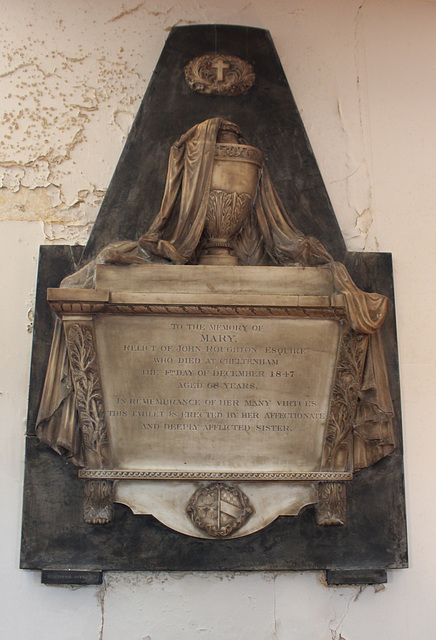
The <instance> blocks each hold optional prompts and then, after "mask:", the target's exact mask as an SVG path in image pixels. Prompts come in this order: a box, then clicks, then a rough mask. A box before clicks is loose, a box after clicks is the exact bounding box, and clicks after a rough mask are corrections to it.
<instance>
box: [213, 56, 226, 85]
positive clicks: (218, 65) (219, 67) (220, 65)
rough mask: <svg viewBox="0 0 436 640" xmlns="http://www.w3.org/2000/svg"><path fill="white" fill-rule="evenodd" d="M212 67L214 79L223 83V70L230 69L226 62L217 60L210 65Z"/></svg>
mask: <svg viewBox="0 0 436 640" xmlns="http://www.w3.org/2000/svg"><path fill="white" fill-rule="evenodd" d="M212 67H214V69H216V79H217V82H223V80H224V73H223V72H224V69H228V68H229V67H230V65H229V63H228V62H224V60H222V59H221V58H219V59H218V60H217V61H216V62H214V63H213V64H212Z"/></svg>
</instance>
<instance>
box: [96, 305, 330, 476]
mask: <svg viewBox="0 0 436 640" xmlns="http://www.w3.org/2000/svg"><path fill="white" fill-rule="evenodd" d="M95 331H96V341H97V351H98V354H99V364H100V372H101V380H102V386H103V395H104V399H105V408H106V417H107V424H108V428H109V438H110V443H111V451H112V456H113V464H114V467H115V468H119V469H137V470H143V471H150V472H153V471H172V472H179V473H181V474H182V473H183V477H187V474H189V473H190V472H192V473H194V474H195V475H194V476H193V477H197V478H198V477H201V473H202V472H203V471H204V472H210V471H225V472H246V473H250V472H252V473H255V472H263V473H279V472H286V471H290V470H291V469H292V471H297V472H298V471H317V470H319V468H320V464H321V454H322V445H323V440H324V435H325V428H326V421H327V417H328V413H329V402H330V395H331V386H332V378H333V374H334V371H335V366H336V359H337V350H338V342H339V336H340V322H339V321H337V320H329V319H298V318H267V319H261V318H244V317H232V318H230V319H225V318H223V317H222V316H215V317H214V316H210V317H207V318H202V317H200V318H198V317H195V316H194V317H182V318H174V317H172V316H168V315H166V316H164V315H162V316H136V317H130V316H121V317H120V316H103V315H102V316H99V317H98V318H97V319H96V321H95Z"/></svg>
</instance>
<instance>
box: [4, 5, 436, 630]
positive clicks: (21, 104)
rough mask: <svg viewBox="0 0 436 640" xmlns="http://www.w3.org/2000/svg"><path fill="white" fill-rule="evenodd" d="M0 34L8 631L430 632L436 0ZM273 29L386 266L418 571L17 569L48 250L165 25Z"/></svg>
mask: <svg viewBox="0 0 436 640" xmlns="http://www.w3.org/2000/svg"><path fill="white" fill-rule="evenodd" d="M0 10H1V20H0V22H1V26H0V32H1V38H0V96H1V104H2V106H3V109H4V113H0V131H1V135H0V140H1V142H0V180H1V183H0V184H1V188H0V243H1V250H0V259H1V263H2V265H1V282H0V287H1V300H2V313H1V314H0V323H1V324H0V341H1V358H0V407H1V435H2V445H1V447H0V473H1V478H2V479H1V485H0V486H1V488H2V498H3V500H2V509H1V522H2V525H1V529H0V531H1V533H0V535H1V546H0V558H1V559H0V563H1V564H0V567H1V574H0V575H1V582H0V590H1V597H0V603H1V605H0V606H1V608H2V613H1V616H0V637H1V638H4V639H5V640H24V639H26V640H28V639H33V638H44V640H54V639H56V640H70V639H74V640H75V639H78V638H80V639H83V640H121V639H123V640H124V639H125V638H128V639H129V640H175V639H177V640H188V639H189V640H192V639H193V638H204V639H213V640H221V639H224V638H225V639H229V638H232V639H233V638H235V639H236V638H238V639H239V638H242V639H247V640H248V639H249V640H266V639H271V640H291V639H292V640H293V639H297V638H298V640H368V639H369V638H371V640H381V639H383V640H390V639H395V640H406V639H407V640H410V639H412V638H413V639H414V640H415V639H417V638H419V640H431V639H432V638H434V637H436V631H435V629H436V604H435V600H436V597H435V592H436V552H435V545H434V538H435V527H436V517H435V509H434V500H435V480H434V471H433V469H434V460H435V454H436V430H435V429H434V424H433V423H434V420H433V414H434V404H432V403H433V402H434V397H435V391H434V389H435V384H434V382H435V381H436V340H435V339H434V317H435V306H436V295H435V293H434V279H435V276H436V268H435V265H434V255H435V245H436V212H435V208H436V207H435V201H436V179H435V171H436V117H435V114H436V37H435V33H436V2H435V0H397V1H396V2H395V1H394V0H366V1H365V0H329V1H328V2H326V1H325V0H305V1H304V0H270V1H269V2H264V1H263V0H252V1H250V0H215V2H214V3H209V2H206V0H179V1H178V2H170V1H169V0H162V1H159V0H145V1H142V2H140V1H139V0H125V1H124V2H121V0H94V1H93V2H91V1H87V0H56V1H55V0H44V1H43V0H40V1H32V0H14V1H12V0H3V1H2V2H1V3H0ZM213 22H215V23H229V24H244V25H249V26H255V27H262V28H267V29H269V30H270V31H271V34H272V37H273V39H274V42H275V45H276V47H277V49H278V53H279V55H280V57H281V60H282V64H283V66H284V69H285V72H286V74H287V77H288V80H289V83H290V85H291V88H292V90H293V93H294V96H295V99H296V102H297V104H298V106H299V108H300V110H301V114H302V117H303V120H304V123H305V126H306V129H307V132H308V135H309V138H310V140H311V143H312V146H313V148H314V151H315V155H316V158H317V160H318V163H319V165H320V169H321V172H322V175H323V177H324V180H325V183H326V186H327V189H328V191H329V194H330V197H331V199H332V202H333V206H334V209H335V211H336V215H337V217H338V220H339V223H340V225H341V228H342V230H343V233H344V236H345V239H346V242H347V245H348V248H349V249H350V250H381V251H390V252H392V253H393V258H394V275H395V285H396V304H397V317H398V332H399V348H400V375H401V382H402V397H403V429H404V436H405V452H406V456H405V465H406V488H407V513H408V529H409V545H410V564H411V566H410V569H408V570H402V571H390V572H388V579H389V582H388V584H387V585H386V586H385V587H381V588H374V587H366V588H363V589H359V588H357V587H348V588H328V587H326V586H325V585H324V584H323V580H322V576H321V574H311V573H308V574H271V573H256V574H230V573H226V574H219V573H201V574H198V573H188V574H163V573H159V574H153V573H138V574H115V573H113V574H108V575H106V579H105V584H104V586H103V587H101V588H100V587H81V588H77V589H73V588H67V587H47V586H43V585H41V584H40V582H39V580H40V576H39V574H38V573H35V574H34V573H32V572H24V571H19V570H18V568H17V567H18V562H19V540H20V524H21V500H22V478H23V460H24V430H25V416H26V406H27V388H28V376H29V363H30V349H31V333H30V332H29V331H30V326H31V320H32V305H33V298H34V293H35V279H36V269H37V253H38V247H39V245H40V244H43V243H60V244H64V243H72V244H74V243H76V242H80V243H83V242H85V241H86V238H87V236H88V233H89V230H90V226H91V224H92V221H93V220H94V219H95V216H96V214H97V211H98V207H99V204H100V202H101V200H102V197H103V195H104V193H105V190H106V188H107V186H108V183H109V180H110V177H111V175H112V172H113V170H114V168H115V165H116V162H117V159H118V157H119V154H120V152H121V150H122V146H123V143H124V141H125V138H126V135H127V133H128V131H129V128H130V125H131V123H132V120H133V118H134V116H135V113H136V110H137V108H138V106H139V103H140V100H141V97H142V95H143V94H144V92H145V89H146V87H147V83H148V81H149V79H150V75H151V73H152V71H153V69H154V67H155V64H156V61H157V58H158V56H159V54H160V51H161V49H162V47H163V44H164V41H165V38H166V36H167V34H168V31H169V29H170V28H171V26H174V25H183V24H191V23H213Z"/></svg>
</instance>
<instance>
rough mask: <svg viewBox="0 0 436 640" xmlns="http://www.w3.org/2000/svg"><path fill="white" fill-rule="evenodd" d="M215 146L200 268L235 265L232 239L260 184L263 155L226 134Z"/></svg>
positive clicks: (236, 261)
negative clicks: (202, 266)
mask: <svg viewBox="0 0 436 640" xmlns="http://www.w3.org/2000/svg"><path fill="white" fill-rule="evenodd" d="M223 139H226V140H230V141H225V142H221V141H219V142H217V143H216V145H215V158H214V163H213V169H212V179H211V186H210V192H209V203H208V208H207V212H206V221H205V225H204V231H203V237H204V238H205V239H206V241H205V243H204V245H203V247H202V252H201V255H200V256H199V260H198V262H199V264H209V265H237V264H238V258H237V257H236V256H235V255H234V253H233V239H234V238H235V237H236V236H237V234H238V233H239V232H240V231H241V229H242V227H243V225H244V224H245V222H246V220H247V219H248V218H249V216H250V213H251V209H252V207H253V202H254V199H255V197H256V191H257V187H258V183H259V175H260V169H261V166H262V153H261V152H260V151H259V149H256V148H255V147H251V146H249V145H246V144H238V143H237V137H236V136H235V135H234V134H232V133H230V132H226V133H225V135H222V134H221V135H220V138H219V140H223Z"/></svg>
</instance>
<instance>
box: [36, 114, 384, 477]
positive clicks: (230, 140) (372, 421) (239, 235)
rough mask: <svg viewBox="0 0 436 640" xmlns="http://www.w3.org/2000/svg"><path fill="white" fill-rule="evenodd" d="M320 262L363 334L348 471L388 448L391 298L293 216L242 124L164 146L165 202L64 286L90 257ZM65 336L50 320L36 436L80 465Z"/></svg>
mask: <svg viewBox="0 0 436 640" xmlns="http://www.w3.org/2000/svg"><path fill="white" fill-rule="evenodd" d="M150 263H161V264H162V263H169V264H171V263H172V264H202V265H229V266H231V265H238V264H239V265H242V266H243V265H247V266H254V265H270V266H271V265H272V266H283V267H286V266H289V267H291V266H293V265H298V266H303V267H316V266H327V267H328V268H329V269H330V270H331V273H332V278H333V282H334V286H335V289H336V292H337V293H340V294H343V295H344V296H345V301H346V314H347V320H348V324H349V326H350V328H351V330H352V331H354V332H355V333H357V334H362V335H364V336H369V340H368V348H367V350H366V355H365V362H364V365H363V374H362V377H361V382H360V386H359V388H358V389H356V394H357V409H356V412H355V415H354V416H353V419H352V422H353V427H352V449H353V451H352V460H353V462H352V467H353V468H352V470H353V471H357V470H359V469H362V468H365V467H368V466H371V465H372V464H374V463H376V462H377V461H378V460H380V459H381V458H383V457H384V456H386V455H389V454H390V453H391V452H392V450H393V448H394V436H393V426H392V419H393V409H392V401H391V397H390V392H389V384H388V378H387V371H386V363H385V359H384V354H383V346H382V343H381V339H380V335H379V329H380V327H381V325H382V324H383V322H384V319H385V316H386V313H387V309H388V302H387V299H386V298H385V297H384V296H382V295H380V294H377V293H366V292H363V291H361V290H360V289H359V288H358V287H357V286H356V285H355V284H354V282H353V281H352V279H351V277H350V275H349V274H348V272H347V270H346V268H345V266H344V265H343V264H341V263H337V262H335V261H334V260H333V258H332V257H331V256H330V254H329V253H328V252H327V251H326V249H325V248H324V247H323V245H322V244H321V243H320V242H319V241H318V240H317V239H316V238H313V237H307V236H305V235H304V234H303V233H302V232H301V231H299V230H298V229H296V228H295V227H294V226H293V224H292V223H291V222H290V220H289V217H288V215H287V213H286V211H285V209H284V206H283V204H282V202H281V200H280V197H279V196H278V194H277V192H276V190H275V187H274V185H273V183H272V181H271V179H270V176H269V174H268V171H267V168H266V166H265V163H264V161H263V158H262V153H261V151H260V150H259V149H256V148H255V147H252V146H250V145H249V144H247V142H246V141H245V140H244V139H243V137H242V133H241V131H240V129H239V127H238V126H237V125H235V124H233V123H230V122H227V121H225V120H223V119H221V118H212V119H209V120H206V121H205V122H202V123H200V124H198V125H195V126H194V127H192V128H191V129H190V130H189V131H187V132H186V133H185V134H183V135H182V136H181V137H180V139H179V140H178V141H177V142H175V143H174V145H173V146H172V148H171V151H170V156H169V162H168V170H167V177H166V184H165V190H164V195H163V198H162V204H161V208H160V211H159V213H158V214H157V215H156V218H155V219H154V221H153V223H152V224H151V226H150V228H149V230H148V231H147V232H146V233H145V234H144V235H143V236H141V237H140V238H139V240H137V241H124V242H119V243H115V244H111V245H109V246H107V247H106V248H105V249H103V250H102V251H101V252H100V254H99V255H98V256H97V258H96V259H95V260H93V261H92V262H90V263H89V264H88V265H86V266H85V267H83V268H82V269H80V270H79V271H78V272H77V273H75V274H73V275H71V276H69V277H67V278H66V279H65V280H64V281H63V282H62V284H61V287H70V288H81V289H84V288H94V286H95V272H96V265H97V264H115V265H129V264H150ZM75 395H76V394H75V390H74V386H73V384H72V383H71V372H70V366H69V362H68V358H67V356H66V345H65V336H64V333H63V331H62V329H61V326H60V320H57V326H56V328H55V333H54V338H53V343H52V351H51V356H50V361H49V366H48V369H47V374H46V381H45V386H44V391H43V395H42V399H41V404H40V409H39V414H38V418H37V435H38V437H39V438H40V439H41V440H42V441H44V442H46V443H47V444H49V445H50V446H51V447H52V448H53V449H55V450H56V451H58V452H59V453H64V452H65V453H66V454H67V455H68V456H69V457H71V459H72V461H73V462H74V463H75V464H76V465H77V466H81V467H83V466H86V460H85V457H84V454H83V437H82V431H81V428H80V418H79V413H78V411H77V405H76V397H75Z"/></svg>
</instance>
